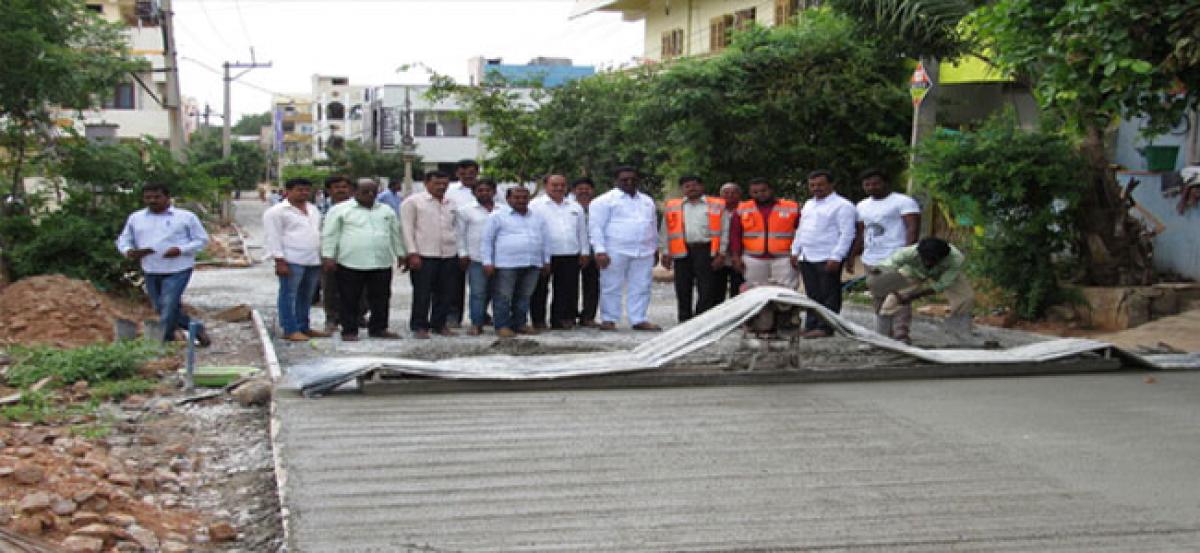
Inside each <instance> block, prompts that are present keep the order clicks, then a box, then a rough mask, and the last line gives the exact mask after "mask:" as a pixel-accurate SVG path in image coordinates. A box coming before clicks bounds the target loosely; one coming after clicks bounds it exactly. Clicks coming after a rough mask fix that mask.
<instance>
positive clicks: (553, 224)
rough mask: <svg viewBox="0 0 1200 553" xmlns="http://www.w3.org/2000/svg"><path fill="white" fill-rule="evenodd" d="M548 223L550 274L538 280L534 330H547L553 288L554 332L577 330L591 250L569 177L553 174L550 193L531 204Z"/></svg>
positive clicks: (548, 185) (532, 311)
mask: <svg viewBox="0 0 1200 553" xmlns="http://www.w3.org/2000/svg"><path fill="white" fill-rule="evenodd" d="M529 209H532V210H534V211H535V212H537V213H538V215H541V216H542V218H543V219H545V220H546V225H547V226H548V227H549V229H550V233H549V234H548V235H547V236H546V239H547V240H549V241H550V274H549V275H546V276H542V277H540V278H539V279H538V284H537V287H536V288H534V290H533V299H532V305H531V306H530V308H529V309H530V311H529V315H530V318H531V319H533V328H536V329H542V328H546V297H547V296H548V295H549V292H550V288H551V286H552V285H553V288H554V299H553V300H552V301H551V305H550V328H552V329H556V330H569V329H572V328H574V327H575V318H576V317H577V316H578V310H577V309H576V308H577V307H578V305H579V270H580V269H581V268H582V267H584V266H585V265H587V263H588V260H589V258H588V255H589V254H590V253H591V248H590V247H589V246H588V243H587V219H586V214H585V213H584V211H583V206H580V205H579V204H578V203H575V200H572V199H570V198H568V197H567V177H566V176H565V175H561V174H558V173H553V174H551V175H549V176H547V177H546V193H545V194H543V195H541V196H538V197H537V198H535V199H534V200H533V201H531V202H529Z"/></svg>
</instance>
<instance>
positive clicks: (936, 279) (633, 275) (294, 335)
mask: <svg viewBox="0 0 1200 553" xmlns="http://www.w3.org/2000/svg"><path fill="white" fill-rule="evenodd" d="M456 176H457V177H458V180H457V182H455V183H453V184H451V182H450V176H449V175H448V174H446V173H443V172H440V171H432V172H430V173H427V174H426V175H425V180H424V184H425V190H424V191H421V192H417V193H414V194H412V195H410V196H409V197H407V198H403V200H402V201H401V194H400V191H399V190H398V187H394V188H391V189H389V190H388V191H385V192H384V193H383V194H379V190H378V184H377V183H376V182H375V181H373V180H371V179H359V180H358V181H357V182H352V181H351V180H350V179H348V178H346V177H341V176H333V177H329V178H327V179H326V181H325V183H324V184H325V194H324V198H325V201H323V202H322V205H321V206H320V207H318V206H317V205H315V204H314V203H313V202H312V198H313V191H312V183H311V182H310V181H308V180H306V179H302V178H298V179H292V180H289V181H288V182H287V183H286V184H285V197H284V201H281V202H279V203H277V204H276V205H273V206H272V207H271V208H269V209H268V210H267V211H266V212H265V213H264V214H263V226H264V230H265V249H266V254H267V256H268V257H269V258H270V259H272V261H273V264H274V269H275V274H276V275H277V277H278V280H279V291H278V313H279V314H278V321H279V325H280V326H281V327H282V329H283V333H284V337H285V339H287V340H292V341H304V340H308V339H310V338H313V337H325V336H329V335H330V334H331V333H332V332H340V334H341V337H342V339H343V340H346V341H355V340H358V339H359V329H360V327H362V326H366V327H367V332H368V335H369V336H370V337H373V338H398V337H399V334H398V333H396V332H394V331H392V330H390V329H389V321H388V311H389V303H390V299H391V282H392V278H393V273H394V271H395V269H400V270H402V271H407V272H408V273H409V275H410V278H411V281H412V287H413V297H412V310H411V317H410V320H409V330H410V332H411V333H412V335H413V337H416V338H429V337H430V336H431V335H432V334H439V335H442V336H453V335H455V331H454V330H453V329H454V328H457V327H460V326H461V320H462V318H463V315H464V311H465V313H466V315H467V317H468V321H469V325H470V328H469V329H468V331H467V333H468V334H471V335H479V334H481V333H482V332H483V329H484V327H485V326H487V325H489V324H490V325H491V326H493V327H494V329H495V331H496V334H497V335H499V336H501V337H511V336H515V335H517V334H536V333H538V332H540V331H541V330H542V329H546V328H550V329H571V328H574V327H576V326H582V327H595V328H599V329H601V330H614V329H616V327H617V324H618V323H619V322H620V321H621V320H622V318H623V315H624V316H625V317H626V318H627V319H628V321H629V324H630V326H631V327H632V328H633V329H634V330H641V331H657V330H660V328H659V327H658V326H657V325H655V324H654V323H652V322H651V321H650V320H649V318H648V316H647V311H648V308H649V304H650V290H651V283H652V273H653V269H654V266H655V264H656V263H660V262H661V264H662V266H663V267H665V268H667V269H671V270H673V274H674V283H675V292H676V298H677V303H678V319H679V321H680V322H683V321H686V320H688V319H690V318H692V317H693V316H695V315H698V314H700V313H703V312H705V311H706V310H708V309H710V308H712V307H713V306H714V305H716V304H718V303H720V302H721V301H723V300H724V299H725V298H726V296H730V297H732V296H734V295H736V294H737V293H738V292H739V291H740V290H742V289H743V288H745V287H749V286H763V285H776V286H783V287H787V288H791V289H795V288H796V287H797V284H798V282H799V281H800V280H803V283H804V290H805V293H806V294H807V295H808V296H809V297H810V298H812V299H813V300H815V301H817V302H818V303H820V304H821V305H823V306H825V307H826V308H828V309H829V310H831V311H833V312H838V311H840V309H841V303H842V278H841V275H842V272H843V271H845V272H847V273H851V274H852V273H853V272H854V270H855V269H854V267H855V265H856V263H855V260H856V258H857V257H858V256H861V257H862V261H863V265H864V267H865V269H866V271H867V284H868V288H869V289H870V290H871V294H872V297H873V300H874V306H875V311H876V314H877V328H878V330H879V331H880V332H881V333H884V334H886V335H889V336H891V337H893V338H895V339H898V340H903V341H907V340H908V339H909V326H910V320H911V308H910V305H911V303H912V301H913V300H915V299H917V298H920V297H924V296H927V295H930V294H933V293H938V292H941V293H944V294H945V295H946V296H947V298H948V299H949V300H950V302H951V311H952V316H951V322H952V323H953V324H955V325H956V326H965V327H968V328H969V325H970V310H971V306H972V298H973V292H972V291H971V288H970V285H969V284H968V283H967V281H966V279H965V278H964V276H963V275H962V271H961V269H962V264H963V256H962V253H961V252H959V251H958V250H957V249H955V248H954V247H952V246H950V245H949V244H947V243H946V242H944V241H942V240H939V239H936V238H926V239H924V240H921V241H920V242H919V243H918V240H917V238H918V236H919V228H920V208H919V207H918V206H917V203H916V202H915V201H914V200H913V199H912V198H910V197H908V196H905V195H903V194H899V193H896V192H892V191H891V190H889V188H888V183H887V179H886V177H885V175H884V174H883V173H882V172H879V171H875V170H869V171H866V172H864V173H863V174H862V175H861V177H860V182H861V184H862V186H863V190H864V192H865V193H866V194H867V197H866V198H865V199H864V200H862V201H861V202H859V203H858V205H857V206H855V205H854V204H852V203H850V202H849V201H848V200H846V199H845V198H843V197H842V196H841V195H839V194H838V193H837V192H836V191H835V190H834V182H833V178H832V176H831V174H830V173H829V172H828V171H814V172H812V173H810V174H809V175H808V178H807V184H808V190H809V192H810V198H809V199H808V200H807V201H806V202H805V203H804V204H803V206H801V205H799V204H798V203H797V202H795V201H792V200H788V199H781V198H776V197H775V195H774V192H773V190H772V186H771V183H770V182H769V181H767V180H766V179H761V178H753V179H750V180H749V181H747V184H748V191H749V196H750V199H749V200H744V201H743V200H742V189H741V187H740V186H739V185H738V184H736V183H726V184H724V185H723V186H722V187H721V188H720V197H719V198H718V197H709V196H706V195H705V194H704V191H705V185H704V182H703V181H702V180H701V179H700V178H699V177H695V176H687V177H683V178H681V179H680V180H679V184H680V188H681V190H682V197H680V198H674V199H669V200H667V201H666V202H665V204H664V209H663V213H662V217H661V223H660V218H659V216H658V210H657V208H656V205H655V202H654V200H653V199H652V198H651V197H650V196H648V195H647V194H645V193H644V192H641V191H640V190H639V188H638V183H639V179H640V175H639V174H638V171H637V170H636V169H635V168H633V167H619V168H617V169H616V170H615V172H614V179H613V183H612V188H611V190H609V191H608V192H606V193H604V194H602V195H600V196H598V197H596V196H595V191H596V186H595V183H594V182H593V181H592V180H591V179H590V178H587V177H583V178H578V179H575V180H574V181H573V182H571V183H570V185H569V186H568V182H567V177H566V176H565V175H563V174H560V173H552V174H550V175H548V176H547V177H545V179H544V194H542V195H540V196H539V197H537V198H531V192H530V190H528V189H527V188H525V187H523V186H519V185H510V186H507V187H501V188H500V189H499V190H497V185H496V183H495V182H494V181H492V180H490V179H486V178H479V165H478V164H477V163H476V162H474V161H472V160H464V161H462V162H460V163H459V164H458V168H457V171H456ZM568 189H569V190H568ZM143 200H144V202H145V203H146V206H147V209H144V210H141V211H139V212H137V213H134V214H133V215H131V216H130V218H129V221H128V222H127V224H126V227H125V229H124V231H123V232H122V235H121V237H120V238H119V239H118V248H119V249H120V250H121V252H122V253H123V254H125V255H126V256H128V257H130V258H131V259H137V260H139V261H140V262H141V264H142V267H143V270H144V272H145V273H146V281H147V290H148V291H149V293H150V296H151V299H152V301H153V302H154V304H155V308H156V309H158V310H159V311H160V318H161V319H162V320H163V325H164V328H165V331H164V332H165V338H167V339H170V337H171V336H173V333H174V330H175V329H176V328H180V327H182V328H186V326H187V323H188V319H187V317H186V315H184V314H183V313H182V311H181V309H180V307H179V305H180V303H179V300H180V295H181V294H182V291H183V288H184V287H185V286H186V284H187V279H188V278H189V277H190V274H191V268H192V263H193V262H194V255H195V253H196V251H198V250H199V249H202V248H203V247H204V244H205V243H206V241H207V235H206V234H204V230H203V227H202V226H201V225H200V224H199V222H198V220H197V219H196V218H195V216H194V215H192V214H191V213H190V212H187V211H185V210H181V209H177V208H175V207H173V206H172V205H171V202H170V197H169V191H168V190H167V188H166V187H165V186H162V185H147V186H145V187H144V188H143ZM318 286H320V287H321V291H322V294H321V295H322V297H323V301H324V307H325V313H326V328H325V330H318V329H314V328H312V327H311V325H310V321H309V309H310V306H311V305H312V303H313V298H314V295H315V294H316V291H317V287H318ZM581 289H582V299H583V305H582V308H581V307H580V304H579V301H580V295H581V294H580V292H581ZM466 290H469V294H466V293H465V292H466ZM464 300H465V301H464ZM547 303H549V309H547ZM489 308H490V311H491V313H490V314H489V312H488V311H489ZM368 314H369V318H368ZM597 316H598V318H599V320H598V321H597V320H596V319H597ZM832 332H833V329H832V327H831V326H830V325H829V324H828V323H827V322H826V321H824V320H823V319H822V318H821V317H820V316H819V314H817V313H814V312H812V311H810V312H809V313H808V315H807V316H806V317H805V323H804V328H803V333H802V334H803V336H805V337H812V338H816V337H824V336H829V335H831V334H832ZM201 339H202V340H204V341H207V336H206V335H204V334H203V333H201Z"/></svg>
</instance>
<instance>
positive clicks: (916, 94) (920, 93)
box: [908, 62, 933, 108]
mask: <svg viewBox="0 0 1200 553" xmlns="http://www.w3.org/2000/svg"><path fill="white" fill-rule="evenodd" d="M931 88H933V81H931V80H929V74H928V73H926V72H925V64H923V63H921V62H917V69H916V70H914V71H913V74H912V81H911V82H910V83H909V86H908V93H909V95H911V96H912V103H913V107H914V108H915V107H920V105H921V101H922V100H924V99H925V95H926V94H929V89H931Z"/></svg>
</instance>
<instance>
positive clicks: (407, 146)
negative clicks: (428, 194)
mask: <svg viewBox="0 0 1200 553" xmlns="http://www.w3.org/2000/svg"><path fill="white" fill-rule="evenodd" d="M411 117H412V99H411V98H409V87H408V86H405V87H404V116H403V117H402V118H401V121H400V127H401V128H402V129H403V132H404V134H403V136H402V137H401V138H400V155H401V157H403V158H404V195H405V196H408V195H410V194H412V188H413V174H412V169H413V167H412V166H413V161H415V159H416V150H417V147H416V144H415V143H414V140H413V136H412V125H411V124H410V123H411Z"/></svg>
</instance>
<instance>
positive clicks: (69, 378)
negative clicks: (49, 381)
mask: <svg viewBox="0 0 1200 553" xmlns="http://www.w3.org/2000/svg"><path fill="white" fill-rule="evenodd" d="M10 353H11V354H12V356H13V359H14V360H15V361H16V362H15V363H14V364H13V365H12V366H11V367H9V369H8V372H7V373H6V375H5V376H6V378H7V380H8V384H9V385H10V386H16V387H21V388H24V387H27V386H29V385H31V384H33V383H35V382H37V381H39V380H41V379H43V378H46V377H54V379H55V381H56V383H55V385H63V384H70V383H73V382H77V381H80V380H86V381H87V382H88V383H91V384H97V383H101V382H107V381H115V380H123V379H129V378H133V377H134V376H136V375H137V371H138V367H139V366H141V364H142V363H144V362H146V361H149V360H150V359H154V358H156V357H160V356H162V355H164V354H165V353H166V347H165V346H164V345H162V344H159V343H156V342H150V341H144V340H131V341H125V342H116V343H112V344H94V345H90V346H84V347H81V348H75V349H57V348H52V347H32V348H21V347H18V348H13V349H12V350H10Z"/></svg>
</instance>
